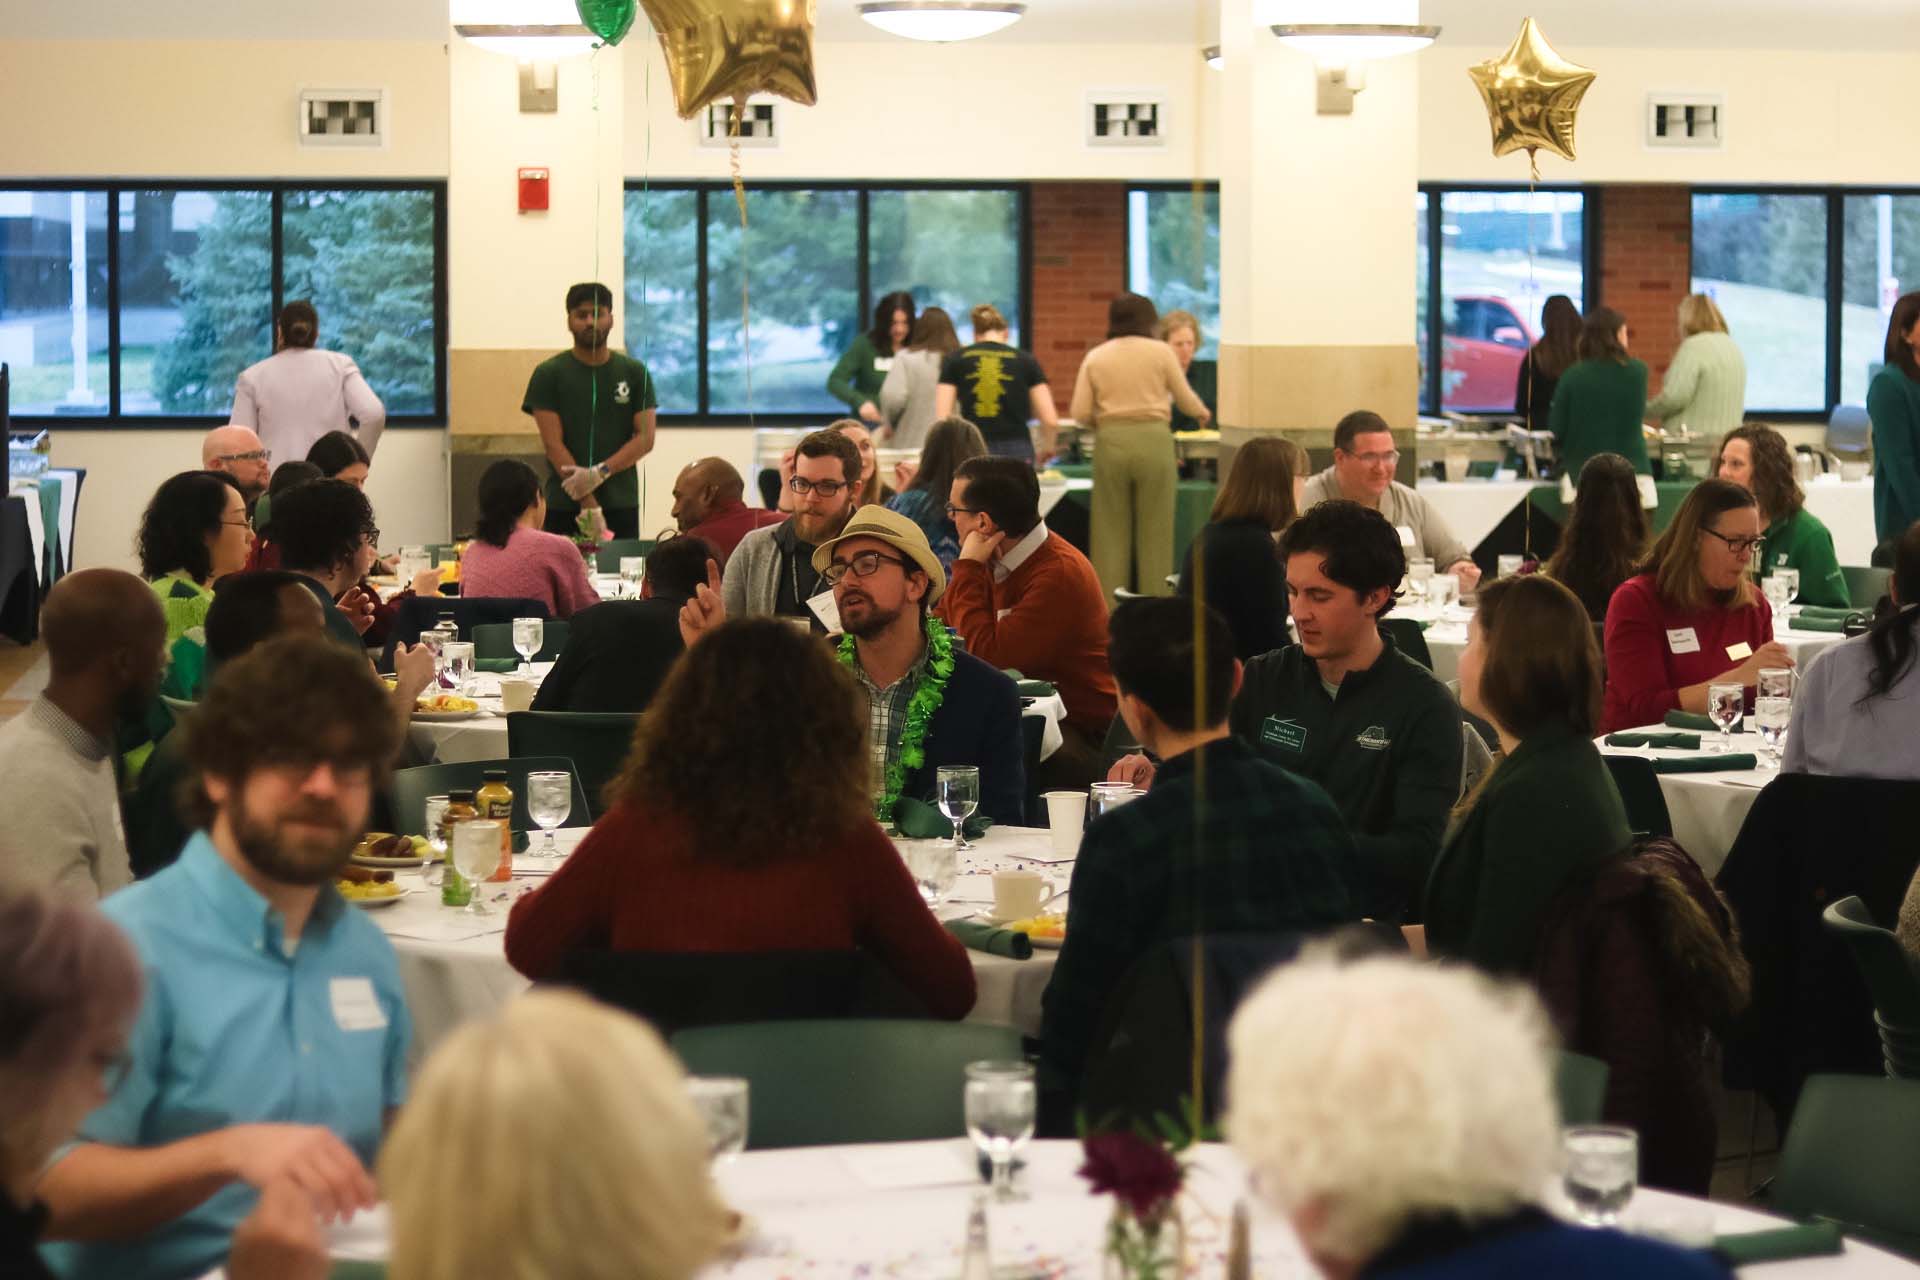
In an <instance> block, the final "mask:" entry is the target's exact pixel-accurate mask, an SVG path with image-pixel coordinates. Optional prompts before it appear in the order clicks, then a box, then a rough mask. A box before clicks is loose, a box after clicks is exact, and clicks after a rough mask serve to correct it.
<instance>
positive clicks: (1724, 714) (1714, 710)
mask: <svg viewBox="0 0 1920 1280" xmlns="http://www.w3.org/2000/svg"><path fill="white" fill-rule="evenodd" d="M1746 709H1747V691H1746V689H1745V688H1744V687H1743V686H1741V685H1738V684H1710V685H1708V686H1707V718H1708V719H1709V720H1711V721H1713V722H1714V723H1715V724H1716V725H1718V726H1720V739H1719V745H1718V746H1717V747H1715V748H1714V749H1715V750H1717V751H1720V752H1722V753H1724V752H1728V751H1732V750H1733V730H1734V727H1735V726H1736V725H1738V724H1739V723H1740V717H1741V716H1742V715H1744V714H1745V713H1746Z"/></svg>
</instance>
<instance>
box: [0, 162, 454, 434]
mask: <svg viewBox="0 0 1920 1280" xmlns="http://www.w3.org/2000/svg"><path fill="white" fill-rule="evenodd" d="M0 190H5V191H80V192H85V193H87V194H92V193H94V192H104V193H105V195H106V200H107V235H106V242H107V299H106V312H107V412H106V413H104V414H71V415H69V414H23V413H14V414H12V415H11V416H12V421H13V422H15V423H17V424H18V425H19V426H21V427H23V428H32V429H34V430H39V429H41V428H46V427H52V428H56V429H58V430H61V431H124V430H135V431H148V430H152V431H205V430H207V429H208V428H209V427H213V426H219V425H220V424H222V423H224V422H225V421H226V415H224V414H123V413H122V412H121V405H120V235H119V216H120V197H121V195H122V193H124V192H137V191H246V192H256V193H260V194H264V195H266V196H267V197H268V201H269V209H270V213H269V218H270V225H271V230H270V239H269V248H268V252H269V257H270V260H271V270H270V276H271V281H270V286H269V296H270V298H271V301H272V311H271V312H270V315H278V314H279V313H280V308H281V306H282V305H284V303H285V302H286V252H285V242H284V236H283V233H282V218H283V216H284V214H285V212H286V196H287V194H288V193H289V192H300V191H417V192H425V193H428V194H430V195H431V196H432V197H433V400H434V407H433V411H432V412H431V413H397V414H389V415H388V417H387V426H388V427H389V428H398V429H402V430H404V429H408V428H418V427H444V426H446V425H447V319H448V316H447V181H446V179H445V178H351V179H350V178H318V177H316V178H272V179H266V178H262V179H242V178H179V177H153V178H111V179H102V178H21V179H12V178H4V177H0ZM348 354H352V353H350V352H349V353H348Z"/></svg>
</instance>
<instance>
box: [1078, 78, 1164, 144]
mask: <svg viewBox="0 0 1920 1280" xmlns="http://www.w3.org/2000/svg"><path fill="white" fill-rule="evenodd" d="M1166 133H1167V101H1166V96H1165V95H1164V94H1162V93H1159V92H1157V91H1154V90H1141V89H1096V90H1094V91H1092V92H1091V93H1089V94H1087V123H1086V136H1087V145H1088V146H1090V147H1164V146H1166V145H1167V139H1166Z"/></svg>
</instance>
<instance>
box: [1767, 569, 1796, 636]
mask: <svg viewBox="0 0 1920 1280" xmlns="http://www.w3.org/2000/svg"><path fill="white" fill-rule="evenodd" d="M1760 594H1761V595H1763V596H1765V597H1766V598H1767V604H1768V605H1770V606H1771V607H1772V609H1773V629H1774V630H1775V631H1776V632H1779V631H1785V630H1786V629H1787V604H1788V602H1789V601H1791V600H1792V599H1793V585H1792V584H1791V583H1789V582H1788V581H1787V580H1786V578H1784V577H1783V576H1781V574H1780V573H1779V572H1778V571H1776V572H1774V573H1772V574H1770V575H1768V576H1767V577H1765V578H1762V579H1761V580H1760Z"/></svg>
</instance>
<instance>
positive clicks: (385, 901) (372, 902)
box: [340, 885, 413, 911]
mask: <svg viewBox="0 0 1920 1280" xmlns="http://www.w3.org/2000/svg"><path fill="white" fill-rule="evenodd" d="M412 892H413V890H411V889H409V888H407V887H406V886H405V885H402V886H401V888H400V892H398V893H396V894H394V895H392V896H391V897H386V898H347V901H348V902H351V903H352V904H353V905H354V906H356V907H364V908H366V909H367V910H368V911H373V910H377V909H378V908H380V907H390V906H392V905H393V904H394V903H396V902H398V901H400V900H401V899H402V898H404V897H406V896H407V895H408V894H410V893H412ZM340 896H341V897H343V898H346V895H345V894H344V893H343V894H341V895H340Z"/></svg>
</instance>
